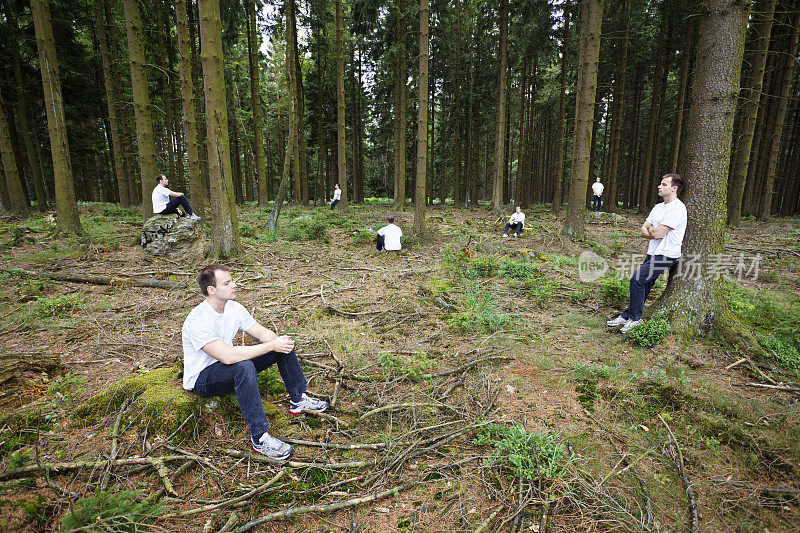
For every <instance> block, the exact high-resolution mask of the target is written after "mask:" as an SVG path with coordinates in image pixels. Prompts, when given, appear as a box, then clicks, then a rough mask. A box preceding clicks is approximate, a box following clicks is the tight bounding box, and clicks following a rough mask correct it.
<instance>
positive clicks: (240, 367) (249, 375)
mask: <svg viewBox="0 0 800 533" xmlns="http://www.w3.org/2000/svg"><path fill="white" fill-rule="evenodd" d="M231 366H233V375H234V379H235V380H236V382H237V383H241V382H242V381H245V380H250V379H252V380H255V379H256V375H257V372H256V366H255V365H254V364H253V361H252V360H250V359H248V360H246V361H239V362H238V363H233V365H231Z"/></svg>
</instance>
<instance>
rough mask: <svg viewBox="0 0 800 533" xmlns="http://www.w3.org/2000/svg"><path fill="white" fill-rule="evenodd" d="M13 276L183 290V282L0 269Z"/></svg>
mask: <svg viewBox="0 0 800 533" xmlns="http://www.w3.org/2000/svg"><path fill="white" fill-rule="evenodd" d="M0 272H8V273H9V274H14V275H15V276H23V277H25V276H28V277H33V278H47V279H52V280H56V281H71V282H75V283H88V284H90V285H111V286H116V287H150V288H153V289H167V290H170V289H185V288H186V282H184V281H161V280H155V279H146V278H126V277H112V276H93V275H90V274H79V273H77V272H45V271H43V270H24V269H22V268H8V269H0Z"/></svg>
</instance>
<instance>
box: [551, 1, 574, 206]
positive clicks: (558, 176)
mask: <svg viewBox="0 0 800 533" xmlns="http://www.w3.org/2000/svg"><path fill="white" fill-rule="evenodd" d="M569 14H570V5H569V2H566V3H565V4H564V33H563V35H562V37H561V96H560V97H559V100H558V133H557V141H556V171H555V172H554V173H553V206H552V207H553V214H558V213H559V212H560V211H561V202H562V192H561V187H562V183H563V182H564V121H565V117H564V114H565V111H566V100H567V52H568V51H569Z"/></svg>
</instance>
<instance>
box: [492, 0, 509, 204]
mask: <svg viewBox="0 0 800 533" xmlns="http://www.w3.org/2000/svg"><path fill="white" fill-rule="evenodd" d="M499 24H500V48H499V51H498V57H499V58H500V62H499V65H498V67H497V108H496V110H495V113H496V116H495V128H494V173H493V177H492V214H494V215H495V216H500V214H501V212H502V211H501V210H502V208H503V177H504V169H505V165H504V164H503V163H504V161H505V153H506V96H507V94H506V74H507V71H508V0H500V22H499Z"/></svg>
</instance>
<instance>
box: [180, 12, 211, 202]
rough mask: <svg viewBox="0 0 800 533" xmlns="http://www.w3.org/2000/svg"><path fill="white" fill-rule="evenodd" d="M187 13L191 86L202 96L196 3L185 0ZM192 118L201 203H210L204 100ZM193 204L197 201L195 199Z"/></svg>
mask: <svg viewBox="0 0 800 533" xmlns="http://www.w3.org/2000/svg"><path fill="white" fill-rule="evenodd" d="M187 2H188V3H187V5H186V7H187V11H188V15H189V21H188V22H189V42H190V45H191V50H192V80H193V86H194V87H196V88H197V89H198V90H199V91H200V92H201V94H202V87H203V84H202V81H201V79H200V75H201V74H202V67H201V66H200V57H199V54H198V53H197V48H198V42H197V41H198V40H199V38H200V21H198V20H196V19H197V18H198V17H197V2H196V1H195V2H194V5H193V4H192V0H187ZM194 116H195V120H196V122H195V123H196V124H197V147H198V148H199V150H198V153H197V159H198V161H199V164H200V186H201V187H202V189H201V190H202V192H203V197H202V201H203V202H210V184H209V177H208V147H207V137H208V135H207V134H206V121H205V118H204V117H205V98H204V97H202V96H201V97H199V98H195V99H194ZM194 201H195V202H197V201H198V200H197V199H195V200H194Z"/></svg>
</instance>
